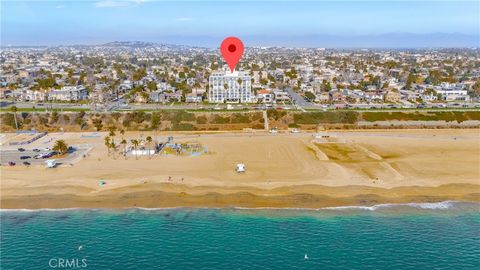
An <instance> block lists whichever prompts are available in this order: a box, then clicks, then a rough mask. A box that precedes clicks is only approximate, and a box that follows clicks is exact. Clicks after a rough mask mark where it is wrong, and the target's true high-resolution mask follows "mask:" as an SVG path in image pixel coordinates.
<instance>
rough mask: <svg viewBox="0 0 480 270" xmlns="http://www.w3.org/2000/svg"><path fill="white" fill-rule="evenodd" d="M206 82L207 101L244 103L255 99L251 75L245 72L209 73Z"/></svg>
mask: <svg viewBox="0 0 480 270" xmlns="http://www.w3.org/2000/svg"><path fill="white" fill-rule="evenodd" d="M208 83H209V91H208V101H209V102H212V103H219V102H228V103H245V102H254V101H255V97H254V95H253V93H252V86H251V83H252V82H251V77H250V75H248V73H247V72H242V71H234V72H229V71H224V72H215V73H212V75H210V77H209V80H208Z"/></svg>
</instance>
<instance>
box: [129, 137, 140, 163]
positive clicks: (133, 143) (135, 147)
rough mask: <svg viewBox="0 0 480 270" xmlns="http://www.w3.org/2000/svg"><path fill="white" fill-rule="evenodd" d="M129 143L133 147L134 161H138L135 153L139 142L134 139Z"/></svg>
mask: <svg viewBox="0 0 480 270" xmlns="http://www.w3.org/2000/svg"><path fill="white" fill-rule="evenodd" d="M130 142H131V143H132V145H133V149H135V159H138V156H137V155H138V153H137V147H138V145H139V144H140V142H139V141H138V140H136V139H132V140H130Z"/></svg>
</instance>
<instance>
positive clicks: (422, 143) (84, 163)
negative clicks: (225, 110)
mask: <svg viewBox="0 0 480 270" xmlns="http://www.w3.org/2000/svg"><path fill="white" fill-rule="evenodd" d="M106 135H107V134H106V133H50V134H48V135H47V136H45V137H43V138H41V139H39V140H38V141H35V142H33V143H32V144H30V145H27V146H25V147H28V148H34V147H40V146H42V147H45V145H49V144H53V142H54V141H55V140H57V139H63V140H65V141H66V142H67V143H68V144H69V145H74V146H78V145H81V146H84V147H89V149H90V150H89V151H88V153H87V154H86V156H85V157H83V158H81V159H80V160H78V161H76V162H75V163H72V165H71V166H69V165H68V166H60V167H58V168H54V169H47V168H45V167H44V166H40V165H36V166H30V167H25V166H14V167H9V166H4V164H2V167H1V195H2V196H1V208H3V209H9V208H70V207H93V208H103V207H105V208H120V207H176V206H179V207H181V206H188V207H235V206H238V207H292V208H295V207H299V208H318V207H327V206H341V205H372V204H378V203H405V202H435V201H443V200H460V201H480V131H479V130H478V129H454V130H376V131H335V132H333V131H329V132H323V133H318V134H317V133H298V134H291V133H279V134H269V133H258V132H257V133H221V132H219V133H195V134H194V133H189V134H187V133H174V134H173V133H153V132H131V133H126V134H125V135H124V136H121V135H119V134H117V135H116V136H115V140H116V141H117V142H119V141H120V140H121V138H122V137H123V138H125V139H126V140H127V141H130V139H133V138H141V137H143V138H145V137H146V136H152V137H153V138H154V140H156V141H165V140H166V138H167V137H168V136H173V138H174V142H177V143H187V142H190V143H199V144H201V145H202V146H203V147H205V149H207V152H206V153H205V154H203V155H200V156H176V155H161V156H158V155H154V156H151V157H148V156H140V157H138V159H137V158H136V157H134V156H131V155H129V156H127V157H126V158H125V157H123V156H122V154H121V149H122V147H120V148H119V150H118V151H117V152H116V153H114V154H110V155H108V151H107V148H106V147H105V146H104V143H103V142H104V137H105V136H106ZM11 136H12V135H11V134H5V136H2V141H3V142H2V143H3V145H2V147H1V149H2V150H5V149H16V147H12V146H8V143H6V142H8V139H9V137H11ZM117 144H118V143H117ZM237 163H244V164H245V165H246V168H247V170H246V172H245V173H236V172H235V165H236V164H237ZM100 181H104V182H105V184H104V185H100V184H99V182H100Z"/></svg>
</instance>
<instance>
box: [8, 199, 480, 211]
mask: <svg viewBox="0 0 480 270" xmlns="http://www.w3.org/2000/svg"><path fill="white" fill-rule="evenodd" d="M458 203H461V202H459V201H442V202H434V203H384V204H376V205H372V206H363V205H347V206H333V207H323V208H302V207H242V206H234V207H183V206H178V207H152V208H149V207H128V208H40V209H0V212H40V211H73V210H88V211H101V210H119V211H121V210H142V211H160V210H175V209H207V210H208V209H215V210H222V209H225V210H228V209H234V210H297V211H320V210H352V209H353V210H354V209H358V210H368V211H375V210H379V209H385V208H392V207H402V206H403V207H412V208H419V209H431V210H435V209H450V208H452V207H454V206H455V204H458ZM474 204H477V203H474ZM478 205H479V207H480V203H478Z"/></svg>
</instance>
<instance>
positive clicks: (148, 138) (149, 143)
mask: <svg viewBox="0 0 480 270" xmlns="http://www.w3.org/2000/svg"><path fill="white" fill-rule="evenodd" d="M145 140H146V141H147V145H148V158H151V157H150V146H151V144H152V137H150V136H147V138H145Z"/></svg>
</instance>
